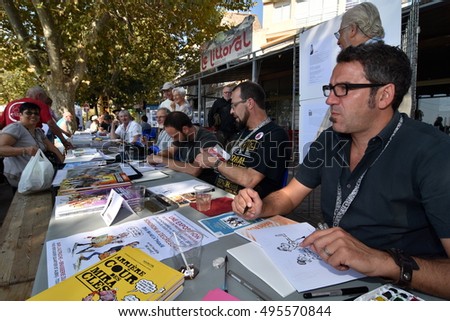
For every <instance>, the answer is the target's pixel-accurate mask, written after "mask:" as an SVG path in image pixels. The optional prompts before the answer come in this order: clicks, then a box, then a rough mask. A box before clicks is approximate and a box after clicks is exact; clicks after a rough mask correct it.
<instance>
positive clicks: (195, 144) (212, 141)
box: [147, 111, 218, 181]
mask: <svg viewBox="0 0 450 321" xmlns="http://www.w3.org/2000/svg"><path fill="white" fill-rule="evenodd" d="M164 128H165V130H166V132H167V134H169V136H170V137H172V145H171V146H170V147H169V149H168V151H167V153H166V154H165V155H166V156H162V155H155V154H153V155H150V156H148V157H147V162H148V163H150V164H166V165H167V166H168V167H169V168H170V169H173V170H176V171H179V172H183V173H188V174H190V175H193V176H196V177H199V178H200V179H203V180H205V181H211V179H210V177H213V176H214V175H213V172H212V170H210V169H207V170H203V168H201V167H200V166H199V165H198V164H197V162H196V161H195V157H196V156H197V155H198V154H199V153H200V152H201V150H202V149H204V148H208V147H212V146H215V145H216V144H217V143H218V142H217V139H216V136H215V135H214V134H213V133H212V132H210V131H208V130H207V129H205V128H203V127H199V126H195V125H193V124H192V121H191V120H190V118H189V117H188V115H186V114H185V113H183V112H181V111H173V112H171V113H169V114H168V115H167V117H166V120H165V121H164Z"/></svg>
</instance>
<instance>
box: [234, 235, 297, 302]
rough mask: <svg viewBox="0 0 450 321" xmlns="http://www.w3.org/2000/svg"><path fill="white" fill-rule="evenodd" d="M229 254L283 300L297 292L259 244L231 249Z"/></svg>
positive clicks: (252, 243)
mask: <svg viewBox="0 0 450 321" xmlns="http://www.w3.org/2000/svg"><path fill="white" fill-rule="evenodd" d="M227 252H228V253H229V254H230V255H232V256H233V257H234V258H235V259H236V260H238V261H239V262H240V263H241V264H242V265H243V266H245V267H246V268H247V269H249V270H250V271H251V272H252V273H254V274H255V275H257V276H258V277H259V278H260V279H262V280H263V281H264V282H266V283H267V284H268V285H269V286H270V287H271V288H272V289H274V290H275V291H277V293H278V294H279V295H281V296H282V297H283V298H284V297H286V296H288V295H289V294H291V293H293V292H294V291H295V288H294V287H293V286H292V285H291V284H290V283H289V281H288V280H287V279H286V277H285V276H284V275H283V274H282V273H281V272H280V271H279V270H278V268H277V267H276V266H275V265H274V264H273V262H272V260H271V259H270V258H269V257H268V256H267V254H266V253H265V252H264V250H263V249H262V248H261V247H260V246H259V245H258V244H256V243H254V242H250V243H247V244H244V245H240V246H238V247H235V248H232V249H229V250H227Z"/></svg>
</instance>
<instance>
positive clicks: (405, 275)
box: [387, 248, 419, 288]
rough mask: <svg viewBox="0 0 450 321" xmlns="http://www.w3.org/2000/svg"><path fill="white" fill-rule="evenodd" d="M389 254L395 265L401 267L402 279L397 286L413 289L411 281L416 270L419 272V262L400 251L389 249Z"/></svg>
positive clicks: (400, 278)
mask: <svg viewBox="0 0 450 321" xmlns="http://www.w3.org/2000/svg"><path fill="white" fill-rule="evenodd" d="M387 252H388V253H389V254H390V255H391V256H392V258H393V259H394V262H395V264H397V265H398V266H399V267H400V277H399V279H398V282H397V284H398V285H399V286H401V287H405V288H409V287H411V281H412V276H413V271H414V270H419V266H418V265H417V262H416V261H415V260H414V259H413V258H412V257H411V256H409V255H406V254H404V253H403V251H402V250H400V249H395V248H392V249H389V250H387Z"/></svg>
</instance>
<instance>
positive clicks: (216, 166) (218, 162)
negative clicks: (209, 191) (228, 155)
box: [212, 159, 222, 173]
mask: <svg viewBox="0 0 450 321" xmlns="http://www.w3.org/2000/svg"><path fill="white" fill-rule="evenodd" d="M221 163H222V161H221V160H220V159H217V160H216V162H215V163H214V165H213V167H212V168H213V169H214V171H215V172H216V173H218V172H219V165H220V164H221Z"/></svg>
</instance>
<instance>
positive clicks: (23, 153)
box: [22, 148, 25, 156]
mask: <svg viewBox="0 0 450 321" xmlns="http://www.w3.org/2000/svg"><path fill="white" fill-rule="evenodd" d="M22 156H25V148H22Z"/></svg>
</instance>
